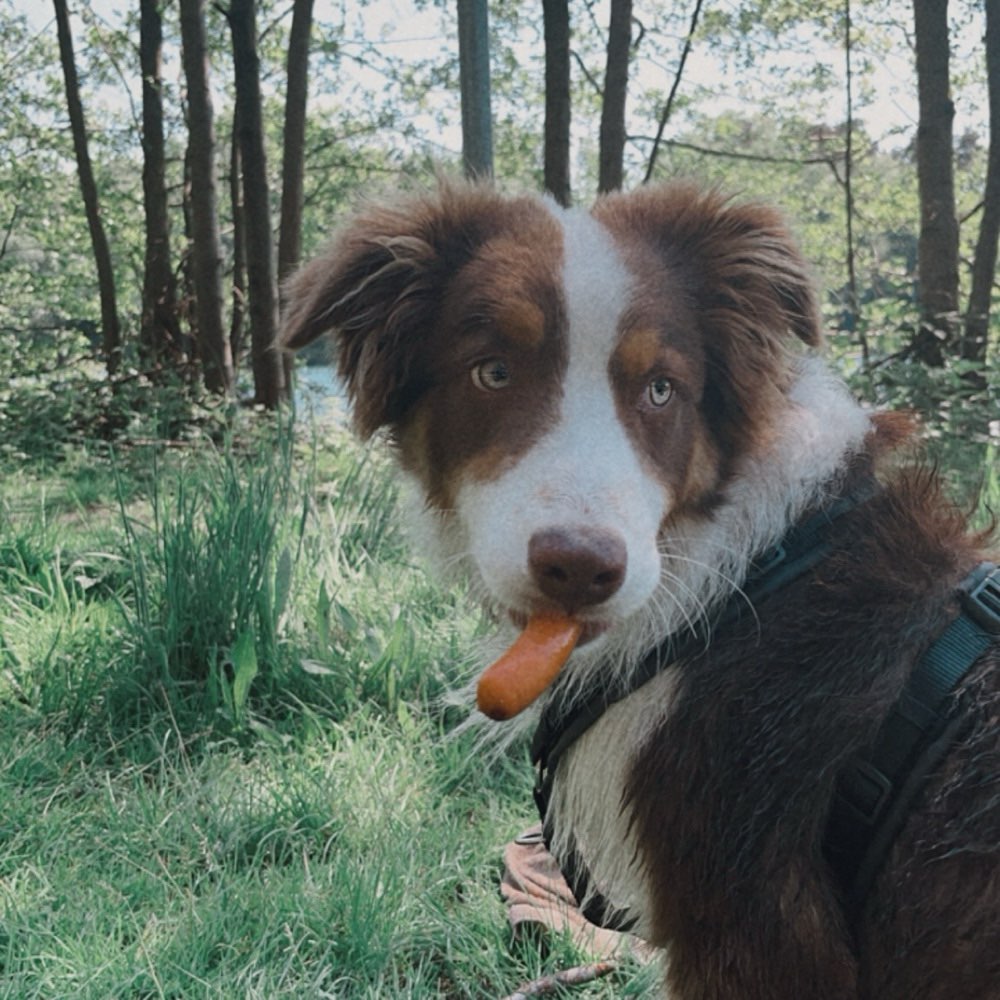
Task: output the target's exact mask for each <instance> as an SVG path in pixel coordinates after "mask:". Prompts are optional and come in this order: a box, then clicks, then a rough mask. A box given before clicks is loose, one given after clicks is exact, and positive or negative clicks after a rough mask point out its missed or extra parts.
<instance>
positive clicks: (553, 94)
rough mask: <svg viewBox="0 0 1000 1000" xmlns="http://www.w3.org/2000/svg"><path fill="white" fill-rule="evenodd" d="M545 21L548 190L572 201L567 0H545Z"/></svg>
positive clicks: (566, 201)
mask: <svg viewBox="0 0 1000 1000" xmlns="http://www.w3.org/2000/svg"><path fill="white" fill-rule="evenodd" d="M542 17H543V20H544V22H545V190H546V191H548V192H549V193H550V194H552V196H553V197H554V198H555V199H556V201H558V202H559V204H560V205H569V204H570V202H571V201H572V199H573V193H572V188H571V186H570V170H569V150H570V142H569V140H570V116H571V111H570V107H571V105H570V89H569V88H570V61H569V59H570V57H569V39H570V27H569V3H568V0H542Z"/></svg>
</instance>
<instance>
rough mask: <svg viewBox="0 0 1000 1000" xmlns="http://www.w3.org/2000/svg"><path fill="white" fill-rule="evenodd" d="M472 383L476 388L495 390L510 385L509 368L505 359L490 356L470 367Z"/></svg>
mask: <svg viewBox="0 0 1000 1000" xmlns="http://www.w3.org/2000/svg"><path fill="white" fill-rule="evenodd" d="M472 383H473V385H475V387H476V388H477V389H486V390H489V391H495V390H497V389H506V388H507V386H508V385H510V369H509V368H508V367H507V362H506V361H501V360H500V359H499V358H492V359H491V360H489V361H484V362H483V363H482V364H480V365H476V367H475V368H473V369H472Z"/></svg>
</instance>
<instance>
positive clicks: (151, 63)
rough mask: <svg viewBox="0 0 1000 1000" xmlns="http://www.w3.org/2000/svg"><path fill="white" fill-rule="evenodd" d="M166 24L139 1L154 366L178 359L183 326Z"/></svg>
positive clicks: (145, 347) (149, 334)
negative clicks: (173, 250)
mask: <svg viewBox="0 0 1000 1000" xmlns="http://www.w3.org/2000/svg"><path fill="white" fill-rule="evenodd" d="M162 50H163V23H162V19H161V17H160V6H159V0H141V2H140V4H139V62H140V67H141V70H142V194H143V207H144V209H145V216H146V247H145V259H144V264H143V283H142V317H141V320H140V325H139V344H140V347H141V350H142V354H143V357H144V361H145V363H146V364H148V365H151V366H153V367H154V368H155V367H157V366H159V365H160V364H162V363H163V361H164V360H165V359H166V358H168V357H170V356H172V357H173V358H174V359H175V360H180V353H181V351H180V346H181V345H180V325H179V323H178V321H177V302H176V290H175V282H174V274H173V269H172V266H171V260H170V216H169V213H168V207H167V181H166V173H167V167H166V152H165V143H164V135H163V96H162V92H161V88H162V83H163V80H162Z"/></svg>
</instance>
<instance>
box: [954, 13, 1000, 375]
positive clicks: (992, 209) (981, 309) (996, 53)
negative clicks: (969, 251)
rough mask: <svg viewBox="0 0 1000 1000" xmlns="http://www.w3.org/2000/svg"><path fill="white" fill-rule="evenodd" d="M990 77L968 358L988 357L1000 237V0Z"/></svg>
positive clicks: (991, 21)
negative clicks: (987, 144) (987, 147)
mask: <svg viewBox="0 0 1000 1000" xmlns="http://www.w3.org/2000/svg"><path fill="white" fill-rule="evenodd" d="M986 80H987V91H988V94H989V106H990V151H989V158H988V160H987V164H986V190H985V192H984V194H983V215H982V218H981V219H980V221H979V237H978V239H977V240H976V255H975V257H974V258H973V261H972V287H971V289H970V290H969V308H968V311H967V313H966V318H965V331H964V336H963V338H962V345H961V355H962V357H963V358H965V359H966V360H968V361H979V362H984V361H985V360H986V348H987V341H988V340H989V323H990V299H991V298H992V295H993V282H994V276H995V274H996V264H997V240H998V237H1000V0H986Z"/></svg>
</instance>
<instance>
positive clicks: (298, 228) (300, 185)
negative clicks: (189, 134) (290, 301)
mask: <svg viewBox="0 0 1000 1000" xmlns="http://www.w3.org/2000/svg"><path fill="white" fill-rule="evenodd" d="M312 16H313V0H295V4H294V7H293V8H292V30H291V33H290V34H289V36H288V58H287V60H286V63H285V67H286V69H285V76H286V80H287V84H286V88H285V127H284V131H283V138H282V157H281V221H280V224H279V228H278V282H279V286H278V288H279V295H280V290H281V284H280V283H281V282H283V281H284V280H285V278H287V277H288V275H290V274H291V273H292V271H294V270H295V268H296V267H297V266H298V264H299V261H300V259H301V257H302V207H303V201H304V194H303V192H304V182H305V148H306V107H307V103H308V97H309V36H310V34H311V32H312ZM284 367H285V371H284V378H285V384H286V385H291V380H292V358H291V355H286V357H285V359H284Z"/></svg>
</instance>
